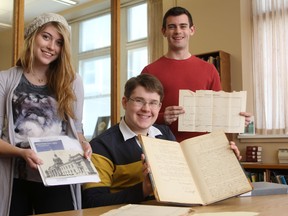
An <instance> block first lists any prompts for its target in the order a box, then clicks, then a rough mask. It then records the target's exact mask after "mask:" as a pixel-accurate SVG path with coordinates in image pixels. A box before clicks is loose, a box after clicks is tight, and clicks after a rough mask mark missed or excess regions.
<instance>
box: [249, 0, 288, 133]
mask: <svg viewBox="0 0 288 216" xmlns="http://www.w3.org/2000/svg"><path fill="white" fill-rule="evenodd" d="M252 10H253V11H252V14H253V31H252V41H253V42H252V44H253V45H252V46H253V47H252V50H253V84H254V86H253V87H254V98H255V104H254V106H255V114H254V115H255V124H256V133H257V134H288V88H287V85H288V78H287V77H288V75H287V74H288V66H287V65H288V63H287V62H288V0H252Z"/></svg>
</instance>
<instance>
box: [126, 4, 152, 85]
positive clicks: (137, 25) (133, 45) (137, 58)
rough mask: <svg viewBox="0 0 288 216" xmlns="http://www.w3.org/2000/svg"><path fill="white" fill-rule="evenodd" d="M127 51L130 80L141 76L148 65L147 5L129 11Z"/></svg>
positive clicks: (134, 7)
mask: <svg viewBox="0 0 288 216" xmlns="http://www.w3.org/2000/svg"><path fill="white" fill-rule="evenodd" d="M140 17H141V19H139V18H140ZM126 50H127V51H126V52H127V65H128V68H127V79H129V78H131V77H133V76H137V75H139V74H140V72H141V71H142V69H143V68H144V67H145V66H146V65H147V64H148V50H147V4H146V3H144V4H140V5H136V6H132V7H129V8H128V9H127V39H126ZM127 79H126V80H127Z"/></svg>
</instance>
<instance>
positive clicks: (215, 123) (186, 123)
mask: <svg viewBox="0 0 288 216" xmlns="http://www.w3.org/2000/svg"><path fill="white" fill-rule="evenodd" d="M179 106H182V107H184V110H185V113H184V114H183V115H180V116H179V121H178V130H179V131H190V132H193V131H194V132H211V131H216V130H224V132H225V133H243V132H244V129H245V117H243V116H240V115H239V113H240V112H244V111H246V91H240V92H224V91H219V92H215V91H211V90H199V91H196V92H193V91H190V90H180V91H179Z"/></svg>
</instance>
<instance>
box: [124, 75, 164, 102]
mask: <svg viewBox="0 0 288 216" xmlns="http://www.w3.org/2000/svg"><path fill="white" fill-rule="evenodd" d="M137 86H142V87H144V88H145V89H146V90H147V91H149V92H156V93H157V94H159V96H160V102H162V101H163V97H164V90H163V86H162V83H161V82H160V81H159V80H158V79H157V78H156V77H155V76H153V75H150V74H146V73H143V74H140V75H138V76H136V77H132V78H130V79H129V80H128V81H127V82H126V84H125V89H124V96H125V97H126V98H130V96H131V94H132V92H133V91H134V89H135V88H136V87H137Z"/></svg>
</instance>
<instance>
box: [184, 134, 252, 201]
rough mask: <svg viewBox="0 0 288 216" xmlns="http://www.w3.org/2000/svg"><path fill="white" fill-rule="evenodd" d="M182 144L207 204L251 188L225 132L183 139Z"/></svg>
mask: <svg viewBox="0 0 288 216" xmlns="http://www.w3.org/2000/svg"><path fill="white" fill-rule="evenodd" d="M181 146H182V149H183V152H184V155H185V158H186V161H187V162H188V164H189V166H190V169H191V173H192V175H193V176H194V178H195V179H197V181H196V180H195V181H196V183H197V186H198V188H199V191H201V195H202V198H203V200H204V202H205V204H209V203H213V202H216V201H219V200H223V199H226V198H229V197H232V196H235V195H239V194H242V193H245V192H247V191H251V190H252V187H251V185H250V183H249V182H248V180H247V177H246V175H245V173H244V171H243V169H242V167H241V165H240V163H239V161H238V159H237V157H236V156H235V154H234V152H233V151H232V150H231V148H230V145H229V141H228V140H227V138H226V135H225V134H224V132H223V131H215V132H212V133H210V134H206V135H203V136H198V137H195V138H191V139H187V140H184V141H182V142H181Z"/></svg>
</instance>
